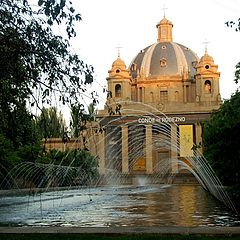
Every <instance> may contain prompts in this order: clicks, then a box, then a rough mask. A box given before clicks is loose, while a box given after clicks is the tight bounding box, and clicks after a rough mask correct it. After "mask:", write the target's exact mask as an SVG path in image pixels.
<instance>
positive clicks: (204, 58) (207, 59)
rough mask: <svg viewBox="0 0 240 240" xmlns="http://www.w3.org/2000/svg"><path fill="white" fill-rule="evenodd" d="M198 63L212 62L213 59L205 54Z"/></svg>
mask: <svg viewBox="0 0 240 240" xmlns="http://www.w3.org/2000/svg"><path fill="white" fill-rule="evenodd" d="M200 62H214V61H213V57H212V56H210V55H208V53H207V52H205V54H204V55H203V56H202V57H201V59H200Z"/></svg>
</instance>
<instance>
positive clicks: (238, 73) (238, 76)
mask: <svg viewBox="0 0 240 240" xmlns="http://www.w3.org/2000/svg"><path fill="white" fill-rule="evenodd" d="M239 81H240V62H239V63H238V64H237V65H236V71H235V78H234V82H235V83H236V84H237V83H239Z"/></svg>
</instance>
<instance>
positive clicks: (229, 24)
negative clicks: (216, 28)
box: [225, 18, 240, 32]
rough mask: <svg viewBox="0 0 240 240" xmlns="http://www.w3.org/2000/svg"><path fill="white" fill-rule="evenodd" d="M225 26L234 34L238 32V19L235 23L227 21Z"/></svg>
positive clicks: (239, 23)
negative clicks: (231, 29) (232, 30)
mask: <svg viewBox="0 0 240 240" xmlns="http://www.w3.org/2000/svg"><path fill="white" fill-rule="evenodd" d="M225 24H226V26H227V27H230V28H233V29H235V31H236V32H239V31H240V18H239V19H238V20H237V21H233V20H231V21H227V22H225Z"/></svg>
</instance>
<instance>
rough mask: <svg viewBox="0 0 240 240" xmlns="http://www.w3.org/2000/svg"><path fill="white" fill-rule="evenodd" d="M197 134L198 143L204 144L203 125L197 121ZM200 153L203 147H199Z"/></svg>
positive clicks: (198, 144)
mask: <svg viewBox="0 0 240 240" xmlns="http://www.w3.org/2000/svg"><path fill="white" fill-rule="evenodd" d="M195 134H196V145H197V146H200V143H201V144H202V126H201V124H200V123H195ZM197 149H198V151H199V152H200V153H202V147H200V148H197Z"/></svg>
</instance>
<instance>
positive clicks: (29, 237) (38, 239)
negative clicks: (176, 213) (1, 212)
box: [0, 233, 240, 240]
mask: <svg viewBox="0 0 240 240" xmlns="http://www.w3.org/2000/svg"><path fill="white" fill-rule="evenodd" d="M0 239H1V240H83V239H84V240H95V239H96V240H103V239H106V240H150V239H153V240H154V239H156V240H157V239H160V240H175V239H176V240H239V239H240V236H205V235H160V234H131V235H119V234H63V233H61V234H45V233H41V234H36V233H34V234H32V233H31V234H30V233H27V234H7V233H2V234H1V233H0Z"/></svg>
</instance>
